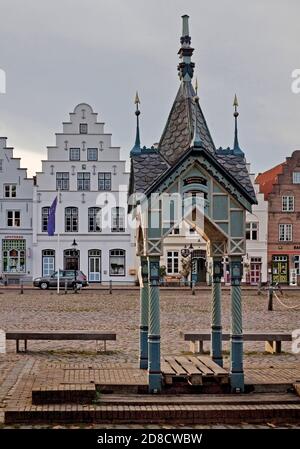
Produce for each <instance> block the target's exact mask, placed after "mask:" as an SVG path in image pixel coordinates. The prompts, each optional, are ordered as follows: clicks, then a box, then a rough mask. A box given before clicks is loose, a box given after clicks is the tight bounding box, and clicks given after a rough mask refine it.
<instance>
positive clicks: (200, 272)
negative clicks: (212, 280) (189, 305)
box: [197, 257, 206, 282]
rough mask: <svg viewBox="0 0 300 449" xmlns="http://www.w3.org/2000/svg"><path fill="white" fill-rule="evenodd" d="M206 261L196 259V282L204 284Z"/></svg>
mask: <svg viewBox="0 0 300 449" xmlns="http://www.w3.org/2000/svg"><path fill="white" fill-rule="evenodd" d="M205 262H206V260H205V259H203V258H202V257H201V258H199V259H197V278H198V282H205V281H206V266H205Z"/></svg>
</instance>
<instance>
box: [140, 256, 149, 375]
mask: <svg viewBox="0 0 300 449" xmlns="http://www.w3.org/2000/svg"><path fill="white" fill-rule="evenodd" d="M141 282H142V285H140V368H141V369H148V320H149V287H148V261H147V257H141Z"/></svg>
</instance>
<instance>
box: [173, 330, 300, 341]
mask: <svg viewBox="0 0 300 449" xmlns="http://www.w3.org/2000/svg"><path fill="white" fill-rule="evenodd" d="M180 335H181V336H182V337H183V338H184V340H185V341H199V340H200V341H210V339H211V333H210V332H209V331H207V332H188V333H183V332H181V333H180ZM243 339H244V341H292V334H291V333H287V332H245V333H244V334H243ZM222 340H224V341H228V340H230V333H228V332H224V333H222Z"/></svg>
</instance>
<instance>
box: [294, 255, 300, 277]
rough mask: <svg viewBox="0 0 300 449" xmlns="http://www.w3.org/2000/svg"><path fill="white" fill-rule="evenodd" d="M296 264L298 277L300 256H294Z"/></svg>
mask: <svg viewBox="0 0 300 449" xmlns="http://www.w3.org/2000/svg"><path fill="white" fill-rule="evenodd" d="M294 263H295V268H296V272H297V274H298V275H300V256H294Z"/></svg>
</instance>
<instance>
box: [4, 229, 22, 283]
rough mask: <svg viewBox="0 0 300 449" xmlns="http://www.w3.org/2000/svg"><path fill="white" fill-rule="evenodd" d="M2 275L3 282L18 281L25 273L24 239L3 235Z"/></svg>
mask: <svg viewBox="0 0 300 449" xmlns="http://www.w3.org/2000/svg"><path fill="white" fill-rule="evenodd" d="M1 251H2V267H1V268H2V277H3V279H4V282H5V283H15V284H16V283H19V281H20V279H21V278H22V277H24V276H25V275H26V262H27V260H26V259H27V257H26V256H27V253H26V251H27V248H26V239H25V238H22V237H21V236H20V237H5V238H3V239H2V248H1Z"/></svg>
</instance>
